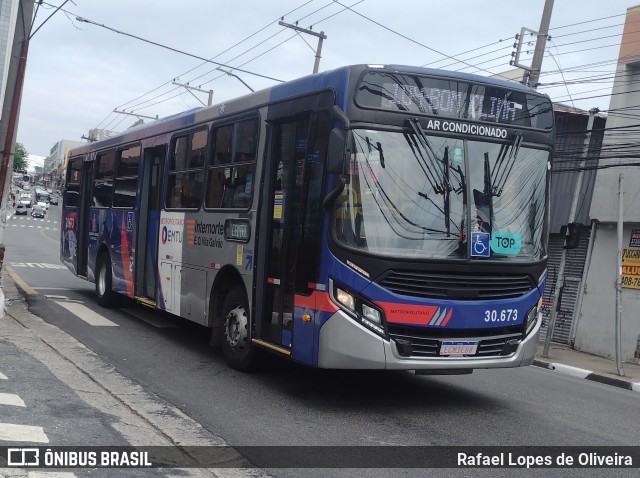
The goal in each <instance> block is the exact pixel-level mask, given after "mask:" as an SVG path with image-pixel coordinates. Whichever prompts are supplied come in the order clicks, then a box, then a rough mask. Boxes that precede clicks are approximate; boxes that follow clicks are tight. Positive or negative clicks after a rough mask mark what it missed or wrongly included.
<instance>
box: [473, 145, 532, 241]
mask: <svg viewBox="0 0 640 478" xmlns="http://www.w3.org/2000/svg"><path fill="white" fill-rule="evenodd" d="M521 145H522V135H521V134H520V133H516V137H515V139H514V140H513V143H511V144H510V145H507V144H503V145H501V146H500V151H499V152H498V157H497V158H496V161H495V163H494V166H493V170H492V169H491V164H490V161H489V153H488V152H485V153H484V190H483V191H482V192H480V191H478V190H476V189H474V190H473V196H474V197H473V200H474V202H475V204H476V208H477V210H478V213H482V215H484V216H485V217H484V218H483V217H481V218H480V219H481V221H482V223H483V224H486V226H482V228H483V229H484V228H485V227H486V229H485V230H484V232H491V230H492V229H493V198H494V197H500V196H501V195H502V191H503V190H504V187H505V185H506V184H507V180H508V179H509V176H510V175H511V171H512V170H513V166H514V165H515V164H516V158H517V157H518V152H519V151H520V146H521ZM507 154H508V157H507Z"/></svg>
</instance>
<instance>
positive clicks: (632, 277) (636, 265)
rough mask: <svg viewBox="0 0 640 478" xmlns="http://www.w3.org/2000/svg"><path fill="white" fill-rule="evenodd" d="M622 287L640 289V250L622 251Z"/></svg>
mask: <svg viewBox="0 0 640 478" xmlns="http://www.w3.org/2000/svg"><path fill="white" fill-rule="evenodd" d="M621 285H622V287H625V288H627V289H640V249H638V248H634V249H622V284H621Z"/></svg>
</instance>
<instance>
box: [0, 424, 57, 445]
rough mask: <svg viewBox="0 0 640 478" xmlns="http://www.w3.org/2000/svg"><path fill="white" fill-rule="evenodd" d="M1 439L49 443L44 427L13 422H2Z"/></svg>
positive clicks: (0, 426)
mask: <svg viewBox="0 0 640 478" xmlns="http://www.w3.org/2000/svg"><path fill="white" fill-rule="evenodd" d="M0 440H4V441H9V442H14V441H26V442H33V443H49V438H47V435H45V433H44V430H43V428H42V427H32V426H30V425H15V424H13V423H0Z"/></svg>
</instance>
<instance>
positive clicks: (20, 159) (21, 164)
mask: <svg viewBox="0 0 640 478" xmlns="http://www.w3.org/2000/svg"><path fill="white" fill-rule="evenodd" d="M28 155H29V153H28V152H27V149H26V148H25V147H24V145H23V144H22V143H16V148H15V152H14V155H13V170H14V171H26V170H27V156H28Z"/></svg>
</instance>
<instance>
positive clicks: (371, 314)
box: [329, 280, 387, 338]
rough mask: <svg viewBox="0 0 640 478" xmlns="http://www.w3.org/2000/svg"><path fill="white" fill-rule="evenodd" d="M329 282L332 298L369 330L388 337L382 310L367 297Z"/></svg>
mask: <svg viewBox="0 0 640 478" xmlns="http://www.w3.org/2000/svg"><path fill="white" fill-rule="evenodd" d="M329 282H330V286H329V287H330V289H329V290H331V291H332V293H331V298H332V299H333V301H334V302H335V303H336V304H337V305H338V306H339V307H340V308H341V309H342V310H344V311H345V312H347V313H348V314H349V316H350V317H352V318H353V319H355V320H356V321H357V322H359V323H360V324H362V325H364V326H365V327H367V328H368V329H369V330H372V331H373V332H375V333H377V334H378V335H380V336H382V337H384V338H387V331H386V329H385V326H384V313H383V312H382V310H380V309H378V308H377V307H376V306H375V305H374V304H373V303H371V302H369V301H367V300H366V299H363V298H362V297H360V296H358V295H356V294H353V293H351V292H347V291H346V290H345V289H344V288H342V287H340V286H338V285H336V284H334V283H333V281H332V280H330V281H329Z"/></svg>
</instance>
